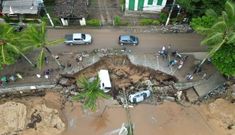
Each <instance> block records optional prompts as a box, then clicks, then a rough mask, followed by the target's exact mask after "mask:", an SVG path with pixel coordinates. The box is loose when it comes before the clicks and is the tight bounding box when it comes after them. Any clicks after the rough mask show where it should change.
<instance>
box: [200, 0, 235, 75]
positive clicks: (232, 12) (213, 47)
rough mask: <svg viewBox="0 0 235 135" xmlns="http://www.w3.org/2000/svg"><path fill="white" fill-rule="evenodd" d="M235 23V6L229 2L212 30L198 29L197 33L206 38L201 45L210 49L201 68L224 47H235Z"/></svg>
mask: <svg viewBox="0 0 235 135" xmlns="http://www.w3.org/2000/svg"><path fill="white" fill-rule="evenodd" d="M234 22H235V4H234V3H233V2H230V1H227V2H226V3H225V11H223V12H222V15H221V16H220V17H219V18H218V20H217V21H216V22H215V24H214V25H213V26H212V27H211V28H205V27H202V26H199V27H197V28H196V31H197V32H199V33H200V34H202V35H205V36H206V37H205V38H204V39H203V41H202V42H201V44H202V45H207V46H208V47H209V49H210V51H209V53H208V55H207V56H206V58H205V59H203V61H202V62H201V63H200V65H199V67H200V66H201V65H202V64H203V63H204V62H205V60H206V59H207V58H208V57H213V55H214V54H215V53H216V52H217V51H218V50H219V49H220V48H222V47H223V46H225V45H229V44H232V46H234V45H235V23H234ZM230 49H233V48H230ZM232 62H234V61H232ZM215 64H220V63H215ZM224 66H226V65H224ZM217 67H220V66H217ZM227 68H229V67H227ZM228 70H229V69H228ZM220 71H225V70H220ZM226 74H227V73H226ZM227 75H229V76H230V75H232V74H227Z"/></svg>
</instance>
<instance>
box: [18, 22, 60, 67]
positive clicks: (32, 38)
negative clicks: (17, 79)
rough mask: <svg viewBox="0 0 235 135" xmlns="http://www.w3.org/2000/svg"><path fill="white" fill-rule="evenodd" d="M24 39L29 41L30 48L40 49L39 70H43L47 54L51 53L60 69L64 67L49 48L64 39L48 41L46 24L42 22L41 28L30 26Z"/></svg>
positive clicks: (25, 32)
mask: <svg viewBox="0 0 235 135" xmlns="http://www.w3.org/2000/svg"><path fill="white" fill-rule="evenodd" d="M23 37H24V38H25V39H26V40H27V41H28V43H29V44H31V46H29V48H33V49H36V48H39V49H40V53H39V56H38V59H37V67H38V68H39V69H41V68H42V67H43V65H44V64H45V52H47V53H49V54H50V55H51V56H52V57H53V58H54V59H55V61H56V63H57V64H58V65H59V66H60V67H63V66H62V65H61V63H60V62H59V60H58V59H56V57H55V56H54V55H53V54H52V52H51V50H50V49H49V48H48V47H49V46H52V45H56V44H57V43H61V42H63V39H59V40H55V41H46V23H45V22H42V23H41V25H40V27H38V26H36V25H29V26H28V28H27V29H26V30H25V31H24V34H23Z"/></svg>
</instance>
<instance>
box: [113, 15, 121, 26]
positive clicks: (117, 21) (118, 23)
mask: <svg viewBox="0 0 235 135" xmlns="http://www.w3.org/2000/svg"><path fill="white" fill-rule="evenodd" d="M114 25H115V26H119V25H121V18H120V16H115V17H114Z"/></svg>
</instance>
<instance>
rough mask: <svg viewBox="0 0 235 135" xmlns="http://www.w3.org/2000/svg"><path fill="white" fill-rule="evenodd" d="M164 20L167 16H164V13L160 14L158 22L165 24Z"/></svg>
mask: <svg viewBox="0 0 235 135" xmlns="http://www.w3.org/2000/svg"><path fill="white" fill-rule="evenodd" d="M166 20H167V15H166V13H160V15H159V21H160V23H165V22H166Z"/></svg>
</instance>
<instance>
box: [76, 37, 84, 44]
mask: <svg viewBox="0 0 235 135" xmlns="http://www.w3.org/2000/svg"><path fill="white" fill-rule="evenodd" d="M83 42H84V41H83V39H81V38H75V39H74V43H75V44H83Z"/></svg>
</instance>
